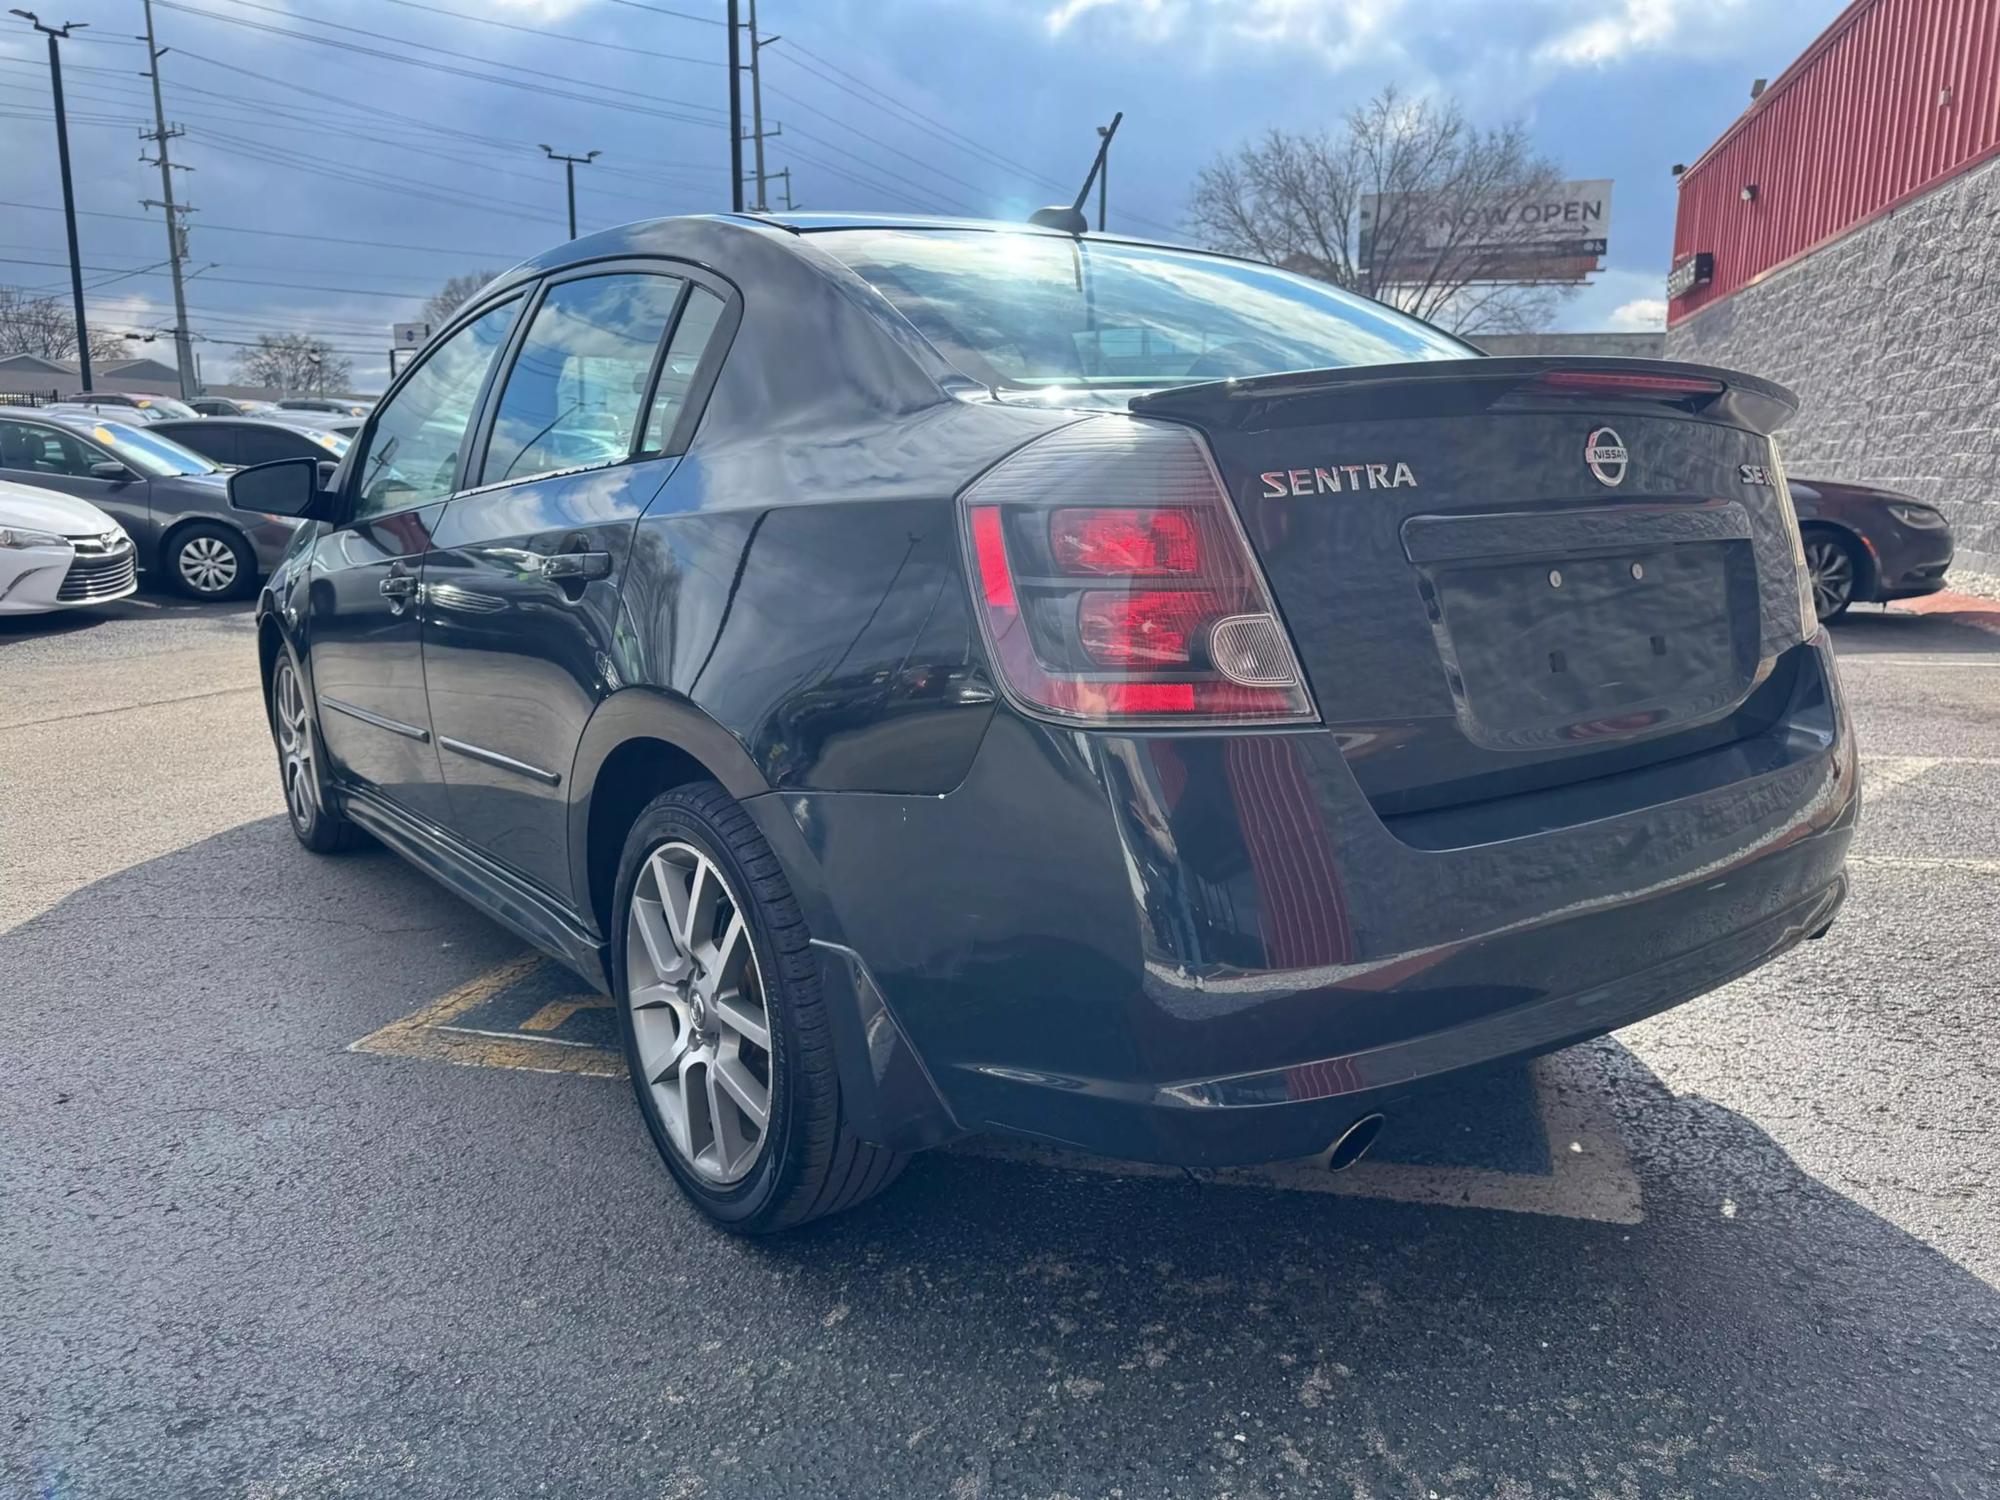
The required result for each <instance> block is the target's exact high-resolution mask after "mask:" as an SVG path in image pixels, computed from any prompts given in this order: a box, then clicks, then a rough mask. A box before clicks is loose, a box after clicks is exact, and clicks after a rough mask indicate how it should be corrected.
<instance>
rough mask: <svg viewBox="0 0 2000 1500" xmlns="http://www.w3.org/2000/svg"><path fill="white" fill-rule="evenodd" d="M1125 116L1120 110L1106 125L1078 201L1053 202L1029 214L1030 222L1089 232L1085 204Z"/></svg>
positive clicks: (1077, 196)
mask: <svg viewBox="0 0 2000 1500" xmlns="http://www.w3.org/2000/svg"><path fill="white" fill-rule="evenodd" d="M1124 118H1125V111H1124V110H1122V109H1121V110H1119V111H1118V113H1117V114H1115V115H1113V116H1112V117H1111V123H1110V124H1109V125H1107V126H1105V127H1104V131H1103V135H1104V139H1103V140H1101V141H1099V142H1098V143H1097V160H1096V161H1094V162H1092V163H1091V164H1090V175H1089V176H1088V177H1086V178H1084V179H1083V186H1082V187H1081V188H1079V189H1078V190H1077V194H1076V202H1074V203H1072V204H1069V205H1068V206H1067V207H1065V206H1064V205H1063V204H1060V203H1052V204H1050V205H1049V206H1048V207H1047V208H1038V209H1036V210H1035V211H1034V212H1033V213H1031V214H1029V215H1028V222H1029V223H1030V224H1037V225H1039V226H1041V227H1042V228H1043V229H1060V230H1061V231H1062V232H1063V233H1064V234H1078V235H1081V234H1088V233H1089V232H1090V220H1089V219H1087V218H1086V217H1084V212H1083V205H1084V204H1085V203H1087V202H1089V201H1090V189H1091V186H1092V184H1094V183H1095V182H1096V181H1097V174H1098V173H1100V172H1102V171H1103V170H1104V154H1105V153H1106V152H1107V151H1109V150H1110V149H1111V137H1113V136H1114V135H1116V134H1118V122H1119V121H1120V120H1122V119H1124Z"/></svg>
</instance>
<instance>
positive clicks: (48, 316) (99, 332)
mask: <svg viewBox="0 0 2000 1500" xmlns="http://www.w3.org/2000/svg"><path fill="white" fill-rule="evenodd" d="M4 354H37V355H40V356H41V357H42V358H43V359H74V358H75V357H76V318H75V316H74V315H73V313H72V310H71V306H70V303H69V300H68V299H67V298H64V297H47V296H38V295H36V294H35V293H33V292H30V291H27V290H25V289H24V288H21V287H13V286H0V355H4ZM131 354H132V351H131V349H130V348H129V347H128V346H127V345H126V342H125V336H124V335H123V334H120V333H111V332H109V331H106V330H104V329H92V330H91V334H90V357H91V358H92V359H129V358H130V357H131Z"/></svg>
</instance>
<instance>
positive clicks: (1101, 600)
mask: <svg viewBox="0 0 2000 1500" xmlns="http://www.w3.org/2000/svg"><path fill="white" fill-rule="evenodd" d="M1220 618H1222V608H1221V601H1220V600H1219V599H1217V598H1216V596H1215V595H1213V594H1205V593H1204V594H1191V593H1186V592H1182V591H1178V590H1174V591H1170V590H1165V589H1145V590H1135V591H1133V592H1130V593H1110V592H1094V593H1089V594H1085V595H1084V596H1083V602H1082V604H1081V605H1080V607H1079V608H1078V611H1077V635H1078V637H1079V638H1080V639H1081V640H1082V642H1083V650H1084V654H1085V655H1086V656H1088V657H1089V658H1090V659H1091V660H1092V661H1094V662H1097V663H1099V664H1100V665H1102V666H1107V667H1177V666H1182V665H1184V664H1186V663H1187V662H1190V661H1192V660H1193V659H1194V653H1195V649H1196V647H1197V645H1198V644H1199V641H1200V637H1201V633H1202V632H1203V631H1204V630H1205V629H1207V628H1208V627H1209V626H1211V625H1213V624H1214V623H1215V622H1216V621H1217V620H1218V619H1220Z"/></svg>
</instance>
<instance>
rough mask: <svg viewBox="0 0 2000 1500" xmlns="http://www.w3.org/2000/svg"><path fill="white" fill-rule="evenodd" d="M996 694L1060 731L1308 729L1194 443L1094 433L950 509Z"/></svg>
mask: <svg viewBox="0 0 2000 1500" xmlns="http://www.w3.org/2000/svg"><path fill="white" fill-rule="evenodd" d="M960 505H961V508H962V514H963V516H964V520H965V540H966V553H967V565H968V569H969V572H970V575H971V577H972V579H973V584H974V594H975V598H976V601H977V603H978V605H979V616H980V622H981V625H982V626H983V628H984V632H985V636H986V644H987V647H988V649H989V650H990V652H991V653H992V659H993V665H994V670H995V671H996V672H997V673H998V674H999V677H1000V680H1001V683H1002V685H1003V686H1004V687H1005V688H1006V689H1007V691H1008V693H1009V694H1010V695H1011V696H1012V697H1013V699H1014V700H1015V701H1016V702H1017V703H1018V704H1019V705H1020V706H1021V707H1023V708H1025V709H1027V710H1028V711H1030V712H1032V713H1036V714H1039V715H1042V716H1046V717H1050V718H1056V719H1061V720H1063V721H1065V722H1069V723H1086V724H1108V723H1119V724H1130V723H1134V722H1148V721H1150V722H1155V723H1171V724H1175V725H1214V724H1250V723H1274V724H1286V723H1306V722H1310V721H1311V720H1312V719H1313V718H1314V712H1313V704H1312V698H1311V696H1310V694H1308V693H1307V691H1306V686H1305V679H1304V676H1303V675H1302V674H1301V673H1300V671H1299V664H1298V659H1297V657H1296V656H1295V655H1294V654H1293V651H1292V644H1291V640H1290V638H1289V637H1288V636H1287V635H1286V634H1285V628H1284V626H1283V625H1282V624H1281V623H1280V622H1279V620H1278V613H1277V610H1276V609H1275V608H1274V607H1273V605H1272V603H1271V593H1270V590H1269V588H1267V587H1266V586H1265V583H1264V579H1263V575H1262V574H1261V573H1260V572H1259V571H1258V568H1257V561H1256V558H1255V557H1254V556H1253V555H1252V554H1251V551H1250V544H1249V541H1248V540H1247V539H1246V538H1245V536H1244V534H1243V528H1242V526H1241V524H1240V523H1239V522H1238V521H1237V518H1236V512H1235V510H1234V508H1233V507H1232V506H1231V505H1230V503H1229V497H1228V495H1227V493H1226V492H1225V491H1224V489H1223V487H1222V481H1221V479H1220V478H1219V477H1218V476H1217V474H1216V471H1215V465H1214V463H1213V462H1212V461H1211V460H1210V458H1209V455H1208V449H1207V448H1206V447H1205V446H1204V445H1203V443H1202V440H1201V439H1200V437H1198V436H1197V435H1196V434H1195V433H1193V432H1190V431H1189V430H1188V429H1187V428H1184V427H1179V426H1176V425H1174V424H1172V423H1165V422H1147V421H1141V420H1138V419H1135V418H1131V417H1122V416H1103V417H1090V418H1086V419H1084V420H1083V421H1080V422H1077V423H1075V424H1073V425H1072V426H1069V427H1064V428H1062V429H1060V430H1059V431H1056V432H1052V433H1050V434H1049V435H1048V436H1046V437H1043V438H1039V439H1037V440H1036V441H1035V442H1032V443H1030V444H1028V446H1027V447H1025V448H1022V449H1020V450H1019V451H1018V452H1016V453H1014V454H1013V455H1011V456H1010V457H1008V458H1007V459H1005V460H1003V461H1002V462H1001V463H999V464H997V465H995V466H994V467H993V468H992V469H990V470H988V471H987V472H986V473H985V474H984V475H982V476H981V477H980V478H979V479H978V480H977V481H976V482H974V483H973V484H972V485H971V487H970V488H968V489H967V490H966V491H965V493H964V494H963V495H962V496H961V497H960Z"/></svg>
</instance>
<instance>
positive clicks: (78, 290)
mask: <svg viewBox="0 0 2000 1500" xmlns="http://www.w3.org/2000/svg"><path fill="white" fill-rule="evenodd" d="M13 14H14V15H17V16H19V17H21V18H22V19H23V20H24V21H26V22H27V23H28V24H29V25H30V26H32V27H34V28H35V30H37V31H39V32H41V33H42V35H44V36H46V37H47V38H48V39H49V86H50V87H51V88H52V89H54V90H55V98H56V159H57V160H58V161H59V162H60V163H61V164H62V190H63V226H64V228H66V229H67V230H68V231H69V290H70V295H71V297H73V298H74V299H75V301H76V371H77V376H78V378H79V380H80V381H81V382H82V384H83V389H84V391H85V393H86V394H88V393H89V392H90V391H92V390H93V389H95V387H94V385H93V384H92V381H91V375H90V329H89V327H88V325H87V324H86V323H85V321H84V316H83V255H82V253H81V252H79V251H78V249H77V246H76V190H75V189H74V188H73V187H72V186H71V185H70V175H69V116H68V115H67V114H65V113H64V111H63V85H62V50H61V48H59V47H58V46H57V45H56V44H57V43H58V42H60V41H61V40H62V39H63V38H64V37H67V36H68V35H69V34H70V33H71V32H72V31H81V30H82V29H83V28H84V27H86V26H88V25H89V24H90V23H89V22H87V21H65V22H63V24H62V25H60V26H44V25H43V24H42V23H41V21H40V20H39V19H37V18H36V16H35V13H34V12H33V11H28V10H17V11H14V12H13Z"/></svg>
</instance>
